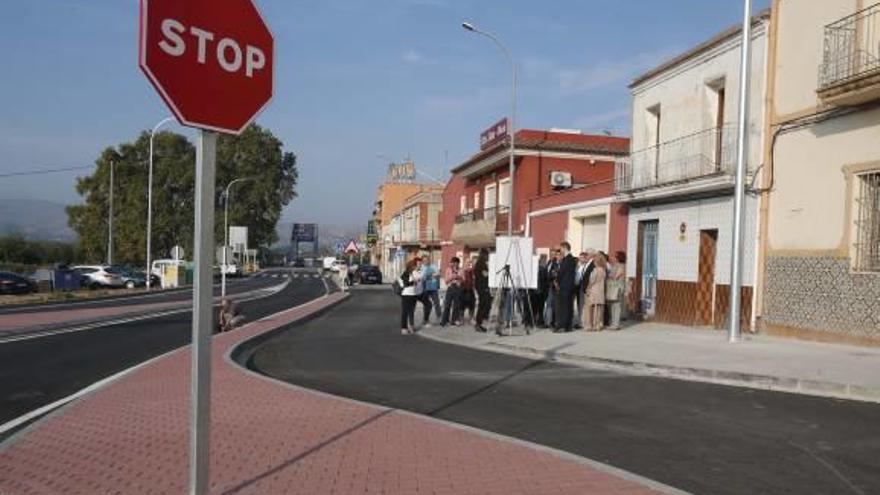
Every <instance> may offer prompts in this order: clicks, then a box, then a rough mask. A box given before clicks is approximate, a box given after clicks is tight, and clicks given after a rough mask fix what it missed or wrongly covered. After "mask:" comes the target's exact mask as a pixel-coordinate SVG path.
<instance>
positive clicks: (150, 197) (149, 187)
mask: <svg viewBox="0 0 880 495" xmlns="http://www.w3.org/2000/svg"><path fill="white" fill-rule="evenodd" d="M172 120H174V117H166V118H164V119H162V120H160V121H159V123H158V124H156V126H155V127H153V130H152V131H151V132H150V170H149V172H148V173H147V273H146V278H147V280H146V287H147V290H148V291H149V290H150V285H151V284H150V282H151V281H152V280H150V277H151V276H152V273H153V271H152V267H151V266H150V265H151V264H152V259H150V255H151V254H152V248H153V246H152V235H153V138H154V137H155V136H156V132H157V131H158V130H159V128H160V127H162V126H163V125H165V124H167V123H168V122H171V121H172Z"/></svg>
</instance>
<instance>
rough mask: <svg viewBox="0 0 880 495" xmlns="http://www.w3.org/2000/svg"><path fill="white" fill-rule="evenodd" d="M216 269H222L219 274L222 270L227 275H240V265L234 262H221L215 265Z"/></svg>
mask: <svg viewBox="0 0 880 495" xmlns="http://www.w3.org/2000/svg"><path fill="white" fill-rule="evenodd" d="M217 269H218V270H222V271H220V272H219V273H221V274H222V273H223V272H226V276H227V277H240V276H241V266H240V265H238V264H236V263H227V264H225V265H224V264H222V263H221V264H220V265H219V266H218V267H217Z"/></svg>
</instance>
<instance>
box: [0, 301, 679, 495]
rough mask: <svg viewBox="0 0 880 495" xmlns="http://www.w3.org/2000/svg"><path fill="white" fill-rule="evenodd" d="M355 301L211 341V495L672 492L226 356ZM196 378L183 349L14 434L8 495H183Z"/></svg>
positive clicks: (2, 462)
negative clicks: (271, 374) (271, 375)
mask: <svg viewBox="0 0 880 495" xmlns="http://www.w3.org/2000/svg"><path fill="white" fill-rule="evenodd" d="M344 297H346V296H345V295H343V294H333V295H330V296H328V297H325V298H323V299H319V300H316V301H313V302H311V303H308V304H306V305H304V306H300V307H298V308H294V309H291V310H288V311H286V312H284V313H280V314H278V315H274V316H273V317H270V318H269V319H265V320H260V321H257V322H254V323H253V324H251V325H248V326H246V327H244V328H242V329H240V330H238V331H236V332H233V333H229V334H224V335H221V336H218V337H216V338H215V339H214V345H213V358H212V361H213V378H214V383H213V396H212V407H213V409H212V431H211V442H212V444H211V452H212V457H211V492H212V493H218V494H231V493H254V494H306V495H312V494H315V495H318V494H340V495H342V494H437V495H439V494H456V495H461V494H475V495H476V494H479V495H491V494H499V495H501V494H504V495H507V494H540V493H549V494H554V495H556V494H579V495H580V494H590V493H597V494H598V493H601V494H631V495H635V494H649V493H662V492H663V491H667V490H665V489H664V487H662V486H659V485H656V486H655V485H651V484H650V483H649V482H643V480H639V479H638V478H636V477H630V476H628V475H625V474H622V473H619V472H615V471H613V470H610V469H607V468H604V467H602V466H601V465H595V464H592V463H589V462H587V461H584V462H580V461H578V460H576V459H572V458H568V457H566V456H564V455H560V454H557V453H554V452H552V451H549V450H547V449H543V448H537V447H535V446H530V445H527V444H523V443H521V442H516V441H509V440H506V439H502V438H499V437H496V436H492V435H488V434H481V433H479V432H475V431H473V430H469V429H466V428H461V427H457V426H455V425H450V424H447V423H443V422H440V421H437V420H433V419H428V418H424V417H420V416H416V415H414V414H411V413H406V412H401V411H396V410H392V409H387V408H383V407H379V406H372V405H369V404H364V403H360V402H355V401H351V400H347V399H342V398H335V397H331V396H328V395H326V394H322V393H318V392H313V391H309V390H306V389H303V388H300V387H295V386H291V385H287V384H282V383H279V382H275V381H274V380H270V379H267V378H265V377H260V376H258V375H256V374H254V373H250V372H248V371H245V370H243V369H241V368H240V367H239V366H238V365H236V364H234V363H232V362H231V361H230V360H229V359H228V358H227V354H228V353H229V351H230V350H231V349H232V348H233V347H234V346H235V345H237V344H238V343H240V342H242V341H244V340H247V339H248V338H250V337H253V336H255V335H258V334H260V333H263V332H266V331H268V330H271V329H273V328H277V327H278V326H280V325H282V324H285V323H289V322H291V321H295V320H297V319H300V318H302V317H304V316H306V315H308V314H311V313H312V312H315V311H318V310H320V309H322V308H324V307H327V306H329V305H331V304H334V303H336V302H338V301H339V300H341V299H343V298H344ZM188 377H189V350H188V348H185V349H181V350H180V351H177V352H175V353H173V354H170V355H168V356H166V357H164V358H162V359H159V360H157V361H155V362H153V363H150V364H149V365H147V366H144V367H142V368H140V369H138V370H136V371H135V372H133V373H130V374H128V375H125V376H124V377H123V378H121V379H119V380H117V381H115V382H113V383H111V384H109V385H108V386H106V387H104V388H101V389H99V390H98V391H96V392H94V393H92V394H90V395H87V396H85V397H83V398H82V399H80V400H78V401H76V402H74V403H72V404H71V405H69V406H67V408H66V409H63V410H61V411H59V412H58V413H57V414H54V415H52V416H50V417H48V418H46V419H44V420H43V421H42V422H40V423H37V424H36V425H35V426H33V427H31V429H29V430H28V431H26V432H23V433H22V434H19V435H18V436H16V437H13V438H12V439H10V440H9V441H7V442H6V443H5V444H4V445H3V446H2V447H0V494H4V495H6V494H15V495H18V494H21V495H27V494H55V493H59V494H60V493H63V494H83V495H98V494H126V495H127V494H180V493H186V492H187V491H188V480H187V475H188V469H187V464H188V441H189V423H188V421H189V409H188V408H189V380H188ZM649 485H650V486H649ZM669 491H671V490H669Z"/></svg>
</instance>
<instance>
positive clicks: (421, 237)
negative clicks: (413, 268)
mask: <svg viewBox="0 0 880 495" xmlns="http://www.w3.org/2000/svg"><path fill="white" fill-rule="evenodd" d="M400 242H403V243H419V244H426V243H432V242H440V232H439V231H438V230H437V229H431V228H428V229H421V230H418V231H417V230H415V229H405V230H404V231H403V233H402V234H401V236H400Z"/></svg>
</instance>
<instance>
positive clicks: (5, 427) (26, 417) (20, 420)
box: [0, 347, 182, 435]
mask: <svg viewBox="0 0 880 495" xmlns="http://www.w3.org/2000/svg"><path fill="white" fill-rule="evenodd" d="M180 349H182V348H181V347H178V348H177V349H174V350H171V351H168V352H166V353H163V354H160V355H158V356H156V357H153V358H150V359H148V360H146V361H144V362H143V363H140V364H136V365H134V366H132V367H130V368H126V369H124V370H122V371H120V372H118V373H116V374H113V375H110V376H108V377H107V378H104V379H102V380H98V381H97V382H95V383H93V384H91V385H89V386H88V387H86V388H84V389H81V390H79V391H77V392H74V393H73V394H71V395H68V396H67V397H63V398H61V399H58V400H56V401H55V402H53V403H51V404H46V405H45V406H43V407H40V408H37V409H34V410H33V411H31V412H29V413H26V414H23V415H21V416H19V417H17V418H15V419H13V420H10V421H7V422H6V423H3V424H2V425H0V435H2V434H3V433H6V432H7V431H9V430H11V429H13V428H15V427H17V426H19V425H22V424H24V423H27V422H28V421H30V420H32V419H35V418H39V417H40V416H42V415H44V414H47V413H49V412H50V411H52V410H54V409H57V408H59V407H61V406H63V405H65V404H67V403H68V402H71V401H73V400H76V399H78V398H80V397H82V396H84V395H86V394H88V393H90V392H93V391H95V390H97V389H99V388H101V387H103V386H104V385H107V384H108V383H110V382H113V381H116V380H118V379H120V378H122V377H123V376H125V375H127V374H129V373H131V372H133V371H136V370H138V369H140V368H143V367H144V366H147V365H148V364H150V363H152V362H153V361H156V360H158V359H161V358H163V357H165V356H167V355H169V354H172V353H175V352H178V351H179V350H180Z"/></svg>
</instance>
